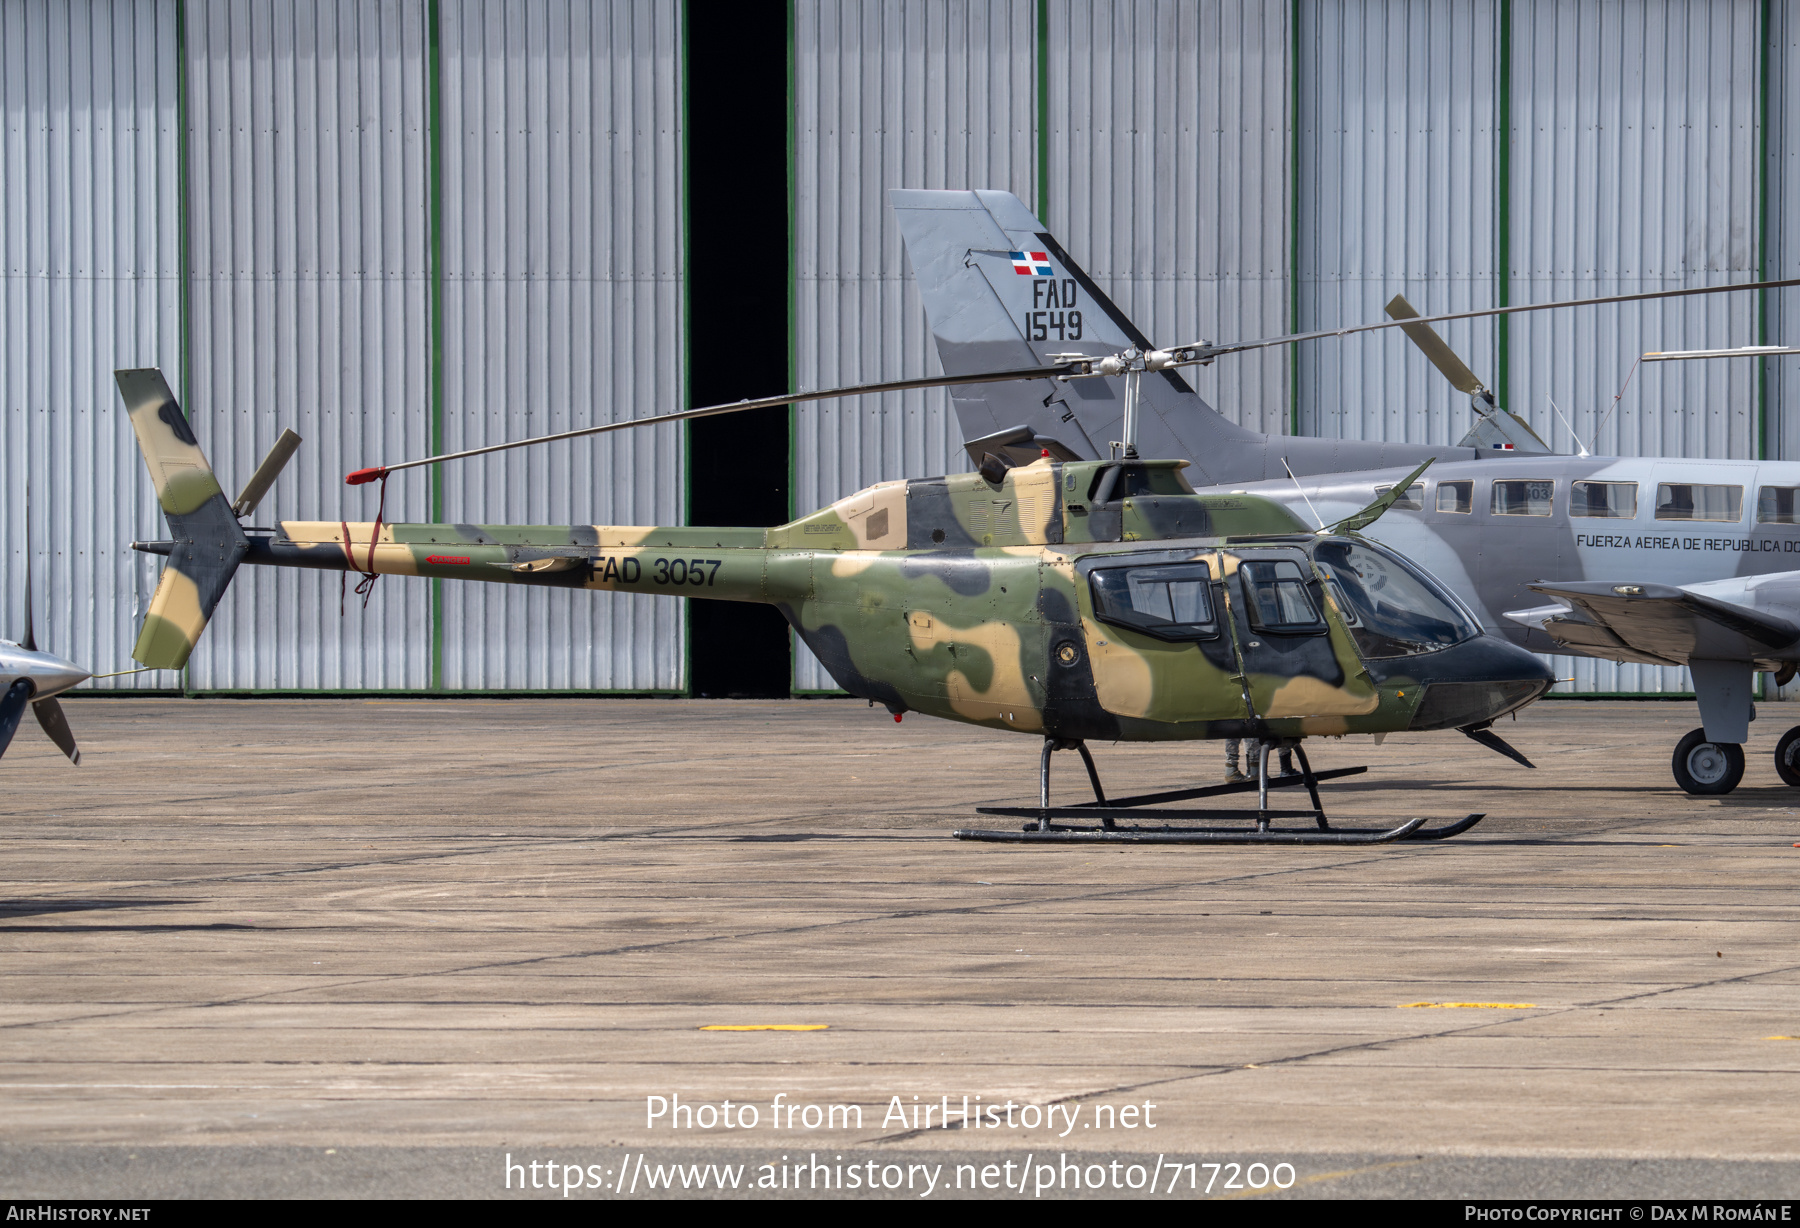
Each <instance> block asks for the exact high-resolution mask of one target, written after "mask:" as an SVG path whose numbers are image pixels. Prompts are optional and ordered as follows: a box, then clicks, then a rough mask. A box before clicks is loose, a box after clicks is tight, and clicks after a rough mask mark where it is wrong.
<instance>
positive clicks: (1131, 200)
mask: <svg viewBox="0 0 1800 1228" xmlns="http://www.w3.org/2000/svg"><path fill="white" fill-rule="evenodd" d="M1288 11H1289V3H1288V0H1199V2H1198V3H1196V2H1195V0H1125V2H1120V3H1110V2H1107V0H1099V2H1096V0H1050V3H1049V39H1048V45H1047V47H1046V48H1045V64H1046V69H1047V77H1048V80H1047V82H1046V84H1047V86H1048V102H1049V113H1048V114H1047V115H1044V116H1041V117H1039V122H1040V123H1042V124H1044V125H1046V126H1047V128H1048V130H1049V131H1048V138H1049V167H1048V171H1047V173H1046V175H1045V184H1044V191H1043V192H1042V193H1041V194H1040V198H1041V199H1044V200H1045V201H1046V203H1047V209H1046V210H1045V212H1046V213H1047V216H1045V217H1044V218H1043V221H1044V222H1045V224H1046V225H1048V226H1049V227H1050V229H1051V231H1052V232H1053V233H1055V234H1056V236H1057V237H1058V239H1059V240H1060V241H1061V242H1062V245H1063V247H1064V248H1065V249H1066V250H1067V251H1068V252H1069V254H1070V256H1072V257H1073V258H1074V259H1075V261H1076V262H1077V263H1078V264H1080V265H1081V266H1082V267H1083V268H1085V269H1086V270H1087V272H1088V273H1089V274H1090V275H1091V276H1093V278H1094V279H1095V281H1096V282H1098V283H1099V284H1100V286H1101V287H1102V288H1103V289H1105V290H1106V292H1107V293H1108V294H1109V295H1110V296H1111V297H1112V299H1113V300H1114V302H1116V303H1117V304H1118V305H1119V307H1120V308H1121V309H1122V310H1123V311H1124V312H1125V314H1126V315H1127V316H1129V317H1130V318H1131V319H1132V320H1133V322H1135V323H1136V324H1137V326H1138V327H1139V328H1140V329H1141V330H1142V331H1143V332H1144V333H1145V334H1146V335H1147V336H1148V337H1149V338H1150V339H1151V340H1152V341H1153V342H1155V343H1157V344H1160V345H1177V344H1182V343H1185V342H1191V341H1194V340H1196V339H1199V338H1203V337H1204V338H1206V339H1209V340H1215V341H1216V340H1225V339H1233V338H1250V337H1266V336H1270V335H1274V334H1279V333H1283V332H1286V331H1287V327H1288V316H1289V313H1290V301H1289V300H1290V291H1289V282H1288V247H1289V231H1290V217H1291V215H1290V211H1289V203H1290V192H1289V179H1288V170H1289V158H1290V151H1291V145H1290V143H1289V139H1288V131H1289V114H1288V112H1289V109H1290V107H1289V99H1290V98H1291V90H1290V84H1291V80H1292V78H1291V77H1290V75H1289V67H1288V61H1289V58H1290V54H1291V50H1290V49H1291V42H1292V35H1291V31H1290V27H1289V24H1288V23H1289V16H1288ZM1288 364H1289V359H1288V356H1287V355H1286V354H1285V353H1284V352H1282V351H1280V350H1270V351H1266V352H1260V353H1255V354H1243V355H1238V356H1236V357H1233V358H1229V359H1226V360H1225V361H1222V362H1219V363H1215V364H1214V365H1213V366H1210V367H1202V368H1198V369H1196V370H1193V371H1190V372H1189V373H1187V375H1188V378H1189V379H1190V380H1191V381H1192V382H1193V383H1194V385H1195V387H1196V388H1197V390H1198V391H1199V393H1200V395H1201V396H1202V397H1204V398H1205V399H1206V401H1207V402H1208V403H1209V404H1212V405H1213V406H1215V407H1216V408H1218V409H1219V410H1220V412H1222V413H1223V414H1224V415H1225V416H1226V417H1228V418H1230V419H1232V420H1233V421H1235V422H1239V423H1242V424H1243V425H1245V426H1248V427H1252V428H1254V429H1257V430H1263V431H1271V432H1275V433H1282V432H1285V431H1286V430H1287V425H1288V420H1289V396H1288Z"/></svg>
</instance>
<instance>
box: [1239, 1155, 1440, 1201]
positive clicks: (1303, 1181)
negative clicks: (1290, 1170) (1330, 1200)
mask: <svg viewBox="0 0 1800 1228" xmlns="http://www.w3.org/2000/svg"><path fill="white" fill-rule="evenodd" d="M1423 1163H1424V1161H1423V1160H1394V1161H1392V1162H1391V1163H1387V1164H1371V1165H1369V1166H1368V1167H1367V1168H1344V1169H1339V1170H1338V1171H1337V1172H1334V1173H1320V1174H1319V1175H1318V1176H1316V1177H1302V1178H1300V1180H1298V1181H1296V1182H1294V1184H1293V1185H1290V1186H1288V1187H1286V1188H1287V1189H1290V1190H1291V1189H1295V1188H1296V1187H1298V1186H1302V1185H1316V1184H1318V1183H1319V1182H1321V1181H1336V1180H1337V1179H1338V1178H1340V1177H1360V1176H1361V1175H1362V1174H1364V1173H1378V1172H1382V1171H1383V1170H1385V1169H1389V1168H1411V1167H1412V1166H1413V1165H1414V1164H1423ZM1282 1192H1283V1190H1282V1187H1280V1186H1274V1185H1266V1186H1264V1187H1263V1188H1262V1189H1260V1190H1237V1191H1234V1192H1233V1193H1230V1194H1214V1195H1213V1196H1212V1197H1211V1199H1210V1200H1209V1201H1212V1202H1230V1201H1231V1200H1233V1199H1236V1198H1257V1197H1260V1196H1261V1195H1264V1194H1280V1193H1282Z"/></svg>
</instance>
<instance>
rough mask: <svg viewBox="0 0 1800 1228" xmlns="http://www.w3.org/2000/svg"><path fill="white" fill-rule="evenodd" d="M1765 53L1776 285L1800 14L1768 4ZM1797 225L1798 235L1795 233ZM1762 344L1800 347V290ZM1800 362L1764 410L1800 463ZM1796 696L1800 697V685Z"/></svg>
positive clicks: (1788, 247)
mask: <svg viewBox="0 0 1800 1228" xmlns="http://www.w3.org/2000/svg"><path fill="white" fill-rule="evenodd" d="M1765 12H1767V13H1768V15H1769V28H1768V29H1767V30H1765V31H1764V32H1763V38H1762V46H1763V54H1764V55H1765V56H1767V57H1768V66H1767V69H1766V72H1767V80H1768V88H1769V97H1768V100H1767V105H1766V108H1765V110H1764V112H1763V114H1764V115H1766V116H1767V118H1768V130H1767V131H1766V132H1764V133H1763V134H1762V150H1763V159H1764V160H1763V175H1764V181H1765V183H1766V185H1767V191H1766V193H1765V195H1764V198H1763V199H1764V206H1765V212H1764V214H1763V216H1762V218H1761V219H1759V225H1758V232H1759V239H1760V240H1761V242H1762V244H1763V254H1762V274H1763V276H1764V277H1765V278H1768V279H1770V280H1775V279H1785V278H1789V277H1800V13H1796V12H1795V11H1794V10H1793V9H1792V8H1791V7H1789V6H1787V5H1782V4H1772V5H1769V6H1768V7H1767V8H1766V9H1765ZM1790 224H1792V225H1793V227H1794V229H1793V230H1791V231H1790V230H1789V229H1788V227H1789V225H1790ZM1763 297H1764V305H1765V311H1766V317H1765V321H1764V337H1765V339H1766V340H1767V342H1768V343H1769V344H1772V345H1800V289H1793V290H1777V291H1774V292H1772V293H1769V294H1766V295H1764V296H1763ZM1797 362H1800V360H1797V359H1794V358H1771V359H1768V360H1766V362H1765V363H1764V366H1763V379H1764V381H1765V382H1764V391H1763V408H1764V412H1765V414H1766V415H1767V427H1766V432H1767V433H1766V436H1765V438H1766V440H1767V451H1768V455H1769V456H1770V457H1772V458H1774V459H1777V460H1800V365H1796V363H1797ZM1795 689H1797V690H1800V686H1797V687H1796V688H1795Z"/></svg>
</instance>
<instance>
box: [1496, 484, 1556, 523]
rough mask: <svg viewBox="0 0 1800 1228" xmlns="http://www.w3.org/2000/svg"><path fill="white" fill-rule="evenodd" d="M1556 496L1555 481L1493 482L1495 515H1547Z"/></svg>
mask: <svg viewBox="0 0 1800 1228" xmlns="http://www.w3.org/2000/svg"><path fill="white" fill-rule="evenodd" d="M1555 496H1556V483H1555V482H1533V481H1520V480H1517V479H1508V480H1506V481H1499V482H1495V483H1494V503H1493V511H1494V515H1496V516H1548V515H1549V514H1550V505H1551V502H1552V501H1553V500H1554V498H1555Z"/></svg>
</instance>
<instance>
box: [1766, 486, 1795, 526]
mask: <svg viewBox="0 0 1800 1228" xmlns="http://www.w3.org/2000/svg"><path fill="white" fill-rule="evenodd" d="M1796 492H1800V486H1765V487H1763V488H1762V489H1761V490H1759V491H1757V492H1756V523H1757V524H1800V507H1797V506H1796V504H1795V501H1794V495H1795V494H1796Z"/></svg>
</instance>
